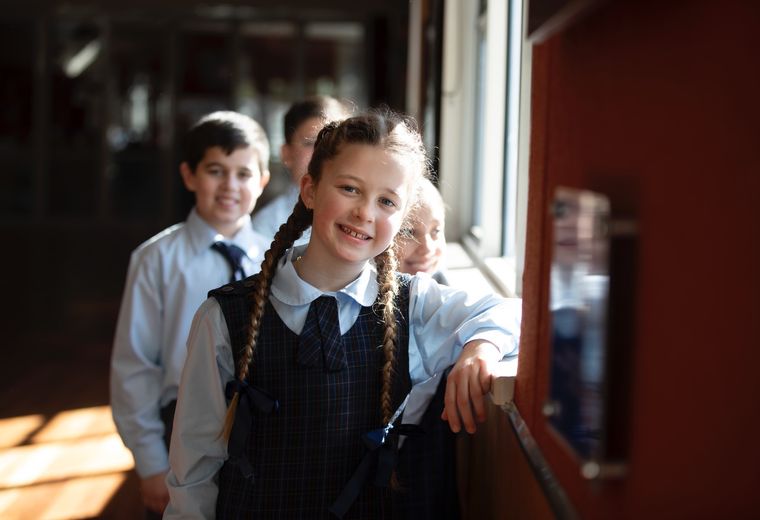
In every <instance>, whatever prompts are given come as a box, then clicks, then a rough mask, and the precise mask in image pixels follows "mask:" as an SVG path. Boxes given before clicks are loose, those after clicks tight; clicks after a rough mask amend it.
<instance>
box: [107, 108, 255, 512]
mask: <svg viewBox="0 0 760 520" xmlns="http://www.w3.org/2000/svg"><path fill="white" fill-rule="evenodd" d="M268 162H269V141H268V140H267V137H266V134H265V133H264V130H263V129H262V128H261V126H260V125H259V124H258V123H256V122H255V121H254V120H253V119H251V118H249V117H247V116H244V115H242V114H238V113H235V112H215V113H212V114H209V115H207V116H205V117H203V118H201V119H200V121H198V122H197V123H196V124H195V125H194V126H193V127H192V128H191V129H190V130H189V131H188V133H187V135H186V136H185V142H184V148H183V156H182V163H181V165H180V173H181V175H182V180H183V181H184V183H185V187H186V188H187V189H188V190H189V191H191V192H193V194H194V195H195V206H194V208H193V209H192V210H191V211H190V214H189V215H188V217H187V220H186V221H185V222H182V223H180V224H176V225H174V226H172V227H170V228H168V229H165V230H164V231H162V232H161V233H159V234H157V235H156V236H154V237H153V238H151V239H149V240H148V241H146V242H145V243H143V244H142V245H140V246H139V247H138V248H137V249H135V251H134V252H133V253H132V256H131V259H130V262H129V270H128V273H127V281H126V285H125V288H124V295H123V298H122V302H121V309H120V311H119V318H118V323H117V326H116V336H115V338H114V345H113V354H112V357H111V408H112V410H113V418H114V422H115V423H116V427H117V429H118V431H119V434H120V435H121V438H122V439H123V441H124V444H126V446H127V447H128V448H129V449H130V450H131V452H132V455H133V456H134V459H135V469H136V471H137V474H138V476H139V477H140V490H141V494H142V498H143V502H144V504H145V506H146V509H147V510H148V514H147V516H148V518H152V517H155V518H160V517H161V513H163V510H164V508H165V507H166V504H167V503H168V501H169V494H168V491H167V489H166V483H165V478H166V473H167V472H168V470H169V457H168V448H167V443H168V439H169V433H170V430H171V425H172V418H173V414H174V406H175V402H176V401H175V400H176V397H177V387H178V386H179V379H180V374H181V372H182V365H183V364H184V362H185V355H186V348H185V341H186V340H187V334H188V332H189V331H190V323H191V321H192V317H193V314H194V313H195V311H196V310H197V309H198V306H199V305H200V304H201V303H203V301H204V300H205V299H206V295H207V293H208V291H209V290H211V289H213V288H215V287H219V285H221V284H224V283H227V282H228V281H229V280H230V279H236V278H243V277H245V275H246V274H248V275H250V274H254V273H256V272H257V271H258V267H259V263H260V262H261V259H262V258H263V255H264V251H265V250H266V247H267V245H268V244H269V237H264V236H262V235H259V234H257V233H256V232H254V231H253V229H252V228H251V219H250V213H251V210H252V209H253V206H254V204H255V203H256V200H257V199H258V197H259V195H260V194H261V191H262V189H263V188H264V186H265V185H266V183H267V181H268V180H269V167H268Z"/></svg>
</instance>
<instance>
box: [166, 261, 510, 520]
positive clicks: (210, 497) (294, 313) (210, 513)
mask: <svg viewBox="0 0 760 520" xmlns="http://www.w3.org/2000/svg"><path fill="white" fill-rule="evenodd" d="M302 250H303V247H295V248H293V249H291V250H290V251H289V252H288V253H287V254H286V255H285V257H284V258H283V259H282V260H281V261H280V263H279V264H278V268H277V271H276V273H275V276H274V278H273V280H272V291H271V294H270V297H269V299H270V301H271V302H272V305H273V306H274V308H275V310H276V312H277V314H278V315H279V317H280V318H281V319H282V321H283V322H284V323H285V325H286V326H287V327H288V328H289V329H291V330H292V331H293V332H295V333H296V334H299V333H300V332H301V330H302V328H303V326H304V323H305V321H306V315H307V313H308V310H309V305H310V303H311V302H312V301H313V300H315V299H316V298H318V297H319V296H321V295H323V294H328V295H332V296H335V297H336V299H337V300H338V315H339V318H338V319H339V321H340V330H341V333H345V332H346V331H348V330H349V329H350V328H351V327H352V326H353V324H354V322H355V321H356V319H357V318H358V315H359V310H360V309H361V308H362V306H366V305H372V303H373V302H374V301H375V298H376V296H377V293H378V285H377V281H376V279H375V270H374V267H373V266H372V265H371V264H369V263H368V265H367V266H366V267H365V269H364V270H363V271H362V273H361V275H360V276H359V277H358V278H357V279H356V280H355V281H353V282H351V283H350V284H348V285H347V286H346V287H344V288H343V289H341V290H339V291H337V292H323V291H321V290H319V289H317V288H316V287H313V286H311V285H309V284H308V283H306V282H305V281H303V280H302V279H301V278H300V277H299V276H298V274H297V273H296V270H295V268H294V266H293V259H294V258H297V257H298V255H300V254H301V252H302ZM409 291H410V293H409V295H410V301H409V375H410V376H411V380H412V385H414V386H413V389H412V392H411V394H410V396H409V402H408V403H407V407H406V411H405V412H404V422H405V423H418V422H419V420H420V419H421V417H422V414H423V413H424V411H425V408H426V407H427V404H428V403H429V402H430V399H431V397H432V395H433V394H434V393H435V390H436V386H437V383H438V380H439V378H440V373H441V372H442V371H443V370H444V369H446V368H447V367H448V366H450V365H451V364H453V363H454V362H455V361H456V359H457V358H458V357H459V354H460V352H461V350H462V347H463V346H464V344H465V343H467V342H468V341H472V340H476V339H483V340H487V341H490V342H491V343H493V344H494V345H496V346H497V347H498V348H499V349H500V351H501V353H502V354H503V355H504V356H507V355H514V354H516V353H517V346H518V338H519V331H520V317H521V315H520V309H521V301H520V300H519V299H504V298H500V297H497V296H485V297H481V298H475V297H472V296H470V295H468V294H467V293H466V292H464V291H461V290H457V289H452V288H451V287H445V286H441V285H439V284H437V283H436V282H435V281H434V280H432V279H431V278H430V277H429V276H427V275H416V276H415V277H413V278H412V282H411V285H410V288H409ZM234 377H235V369H234V363H233V358H232V351H231V349H230V338H229V333H228V330H227V325H226V322H225V319H224V315H223V314H222V312H221V309H220V307H219V304H218V303H217V302H216V300H214V299H213V298H212V299H209V300H207V301H206V302H205V303H204V304H203V305H202V306H201V307H200V308H199V309H198V312H197V313H196V315H195V318H194V319H193V325H192V328H191V331H190V336H189V338H188V359H187V363H186V364H185V369H184V371H183V373H182V383H181V384H180V391H179V399H178V402H177V411H176V415H175V422H174V426H175V427H174V431H173V433H172V443H171V444H172V449H171V455H170V462H171V470H170V472H169V475H168V477H167V484H168V486H169V493H170V495H171V503H170V504H169V507H168V508H167V510H166V513H165V516H164V518H169V519H171V518H175V519H176V518H214V516H215V505H216V497H217V484H216V482H215V475H216V474H217V472H218V471H219V469H220V468H221V467H222V464H223V463H224V460H225V459H226V458H227V445H226V441H225V440H224V439H223V438H222V437H221V435H220V431H221V428H222V425H223V423H224V418H225V414H226V412H227V402H226V400H225V397H224V387H225V385H226V384H227V382H228V381H231V380H232V379H234Z"/></svg>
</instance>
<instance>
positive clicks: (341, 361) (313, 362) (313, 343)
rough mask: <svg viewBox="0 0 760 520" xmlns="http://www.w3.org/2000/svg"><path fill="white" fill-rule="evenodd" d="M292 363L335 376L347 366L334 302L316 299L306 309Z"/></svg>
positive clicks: (336, 303) (332, 300)
mask: <svg viewBox="0 0 760 520" xmlns="http://www.w3.org/2000/svg"><path fill="white" fill-rule="evenodd" d="M296 361H297V362H298V363H299V364H300V365H303V366H307V367H324V368H326V369H327V370H328V371H330V372H337V371H339V370H342V369H344V368H346V367H347V366H348V363H347V362H346V352H345V351H344V350H343V339H342V338H341V336H340V322H339V321H338V300H336V299H335V298H334V297H332V296H320V297H319V298H317V299H316V300H314V301H313V302H311V305H310V306H309V313H308V314H307V315H306V323H305V324H304V326H303V330H302V331H301V335H300V336H299V338H298V353H297V354H296Z"/></svg>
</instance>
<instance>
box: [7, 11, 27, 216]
mask: <svg viewBox="0 0 760 520" xmlns="http://www.w3.org/2000/svg"><path fill="white" fill-rule="evenodd" d="M34 34H35V31H34V25H33V23H32V22H12V21H3V22H0V77H2V78H3V80H2V82H0V106H2V107H3V109H2V110H0V163H2V164H3V168H2V170H3V171H2V174H1V175H0V214H3V215H28V214H30V213H31V212H32V209H33V178H34V156H35V155H34V154H33V153H32V147H33V137H32V92H33V70H32V67H33V65H34V62H35V59H34V52H35V44H34Z"/></svg>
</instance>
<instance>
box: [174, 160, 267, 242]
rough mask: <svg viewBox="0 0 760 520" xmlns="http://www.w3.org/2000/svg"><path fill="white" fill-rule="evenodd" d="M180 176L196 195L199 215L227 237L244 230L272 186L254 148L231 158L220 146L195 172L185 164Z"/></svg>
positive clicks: (200, 163)
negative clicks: (247, 217) (266, 191)
mask: <svg viewBox="0 0 760 520" xmlns="http://www.w3.org/2000/svg"><path fill="white" fill-rule="evenodd" d="M180 172H181V174H182V180H183V181H184V183H185V187H186V188H187V189H188V190H190V191H192V192H193V193H195V207H196V210H197V211H198V214H199V215H200V216H201V218H203V220H205V221H206V222H207V223H208V224H209V225H210V226H211V227H213V228H214V229H216V230H217V231H218V232H219V233H221V234H222V235H224V236H232V235H234V234H235V233H236V232H237V231H238V230H239V229H240V228H241V226H242V225H243V219H244V218H245V216H246V215H249V214H250V213H251V211H253V206H254V205H255V204H256V200H258V198H259V195H261V192H262V190H263V189H264V186H266V184H267V182H269V171H263V172H262V171H261V170H260V168H259V161H258V154H257V153H256V151H255V150H254V149H253V148H251V147H247V148H238V149H236V150H234V151H233V152H232V153H231V154H229V155H227V154H226V153H224V150H223V149H222V148H220V147H218V146H214V147H211V148H208V149H207V150H206V153H205V155H204V156H203V159H201V162H199V163H198V167H197V168H196V169H195V171H194V172H193V171H192V170H191V169H190V166H189V165H188V164H187V163H184V162H183V163H182V164H181V165H180Z"/></svg>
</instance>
